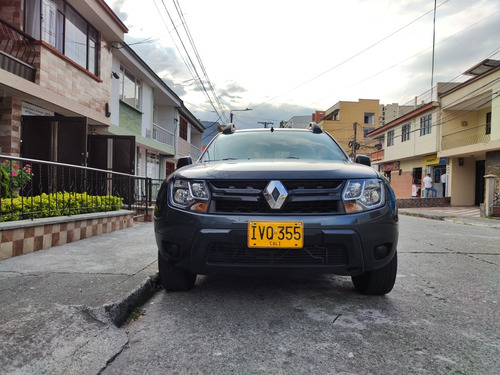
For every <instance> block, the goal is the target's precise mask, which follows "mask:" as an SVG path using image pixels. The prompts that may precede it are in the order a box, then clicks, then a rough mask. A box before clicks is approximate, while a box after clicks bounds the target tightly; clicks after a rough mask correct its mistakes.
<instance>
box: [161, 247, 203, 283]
mask: <svg viewBox="0 0 500 375" xmlns="http://www.w3.org/2000/svg"><path fill="white" fill-rule="evenodd" d="M158 272H159V274H160V282H161V284H162V285H163V287H164V288H165V290H167V291H170V292H179V291H187V290H190V289H192V288H193V286H194V283H195V282H196V274H194V273H191V272H189V271H188V270H185V269H183V268H179V267H176V266H174V265H173V264H172V263H171V262H170V261H168V260H165V259H164V258H163V257H162V256H161V254H160V252H158Z"/></svg>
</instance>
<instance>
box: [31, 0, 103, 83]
mask: <svg viewBox="0 0 500 375" xmlns="http://www.w3.org/2000/svg"><path fill="white" fill-rule="evenodd" d="M40 20H41V22H40ZM25 30H26V32H27V33H28V34H30V35H31V36H33V37H34V38H35V39H41V40H43V41H44V42H46V43H48V44H50V45H51V46H53V47H54V48H55V49H57V50H58V51H59V52H61V53H63V54H64V55H66V56H67V57H69V58H70V59H71V60H73V61H74V62H75V63H77V64H78V65H80V66H82V67H83V68H85V69H87V70H88V71H89V72H91V73H92V74H94V75H97V74H98V50H99V48H98V47H99V34H98V32H97V30H96V29H94V28H93V27H92V26H91V25H90V24H89V23H88V22H87V20H85V19H84V18H82V17H81V16H80V15H79V14H78V13H77V12H76V11H75V10H74V9H73V8H71V6H69V4H68V3H67V2H66V1H65V0H26V12H25Z"/></svg>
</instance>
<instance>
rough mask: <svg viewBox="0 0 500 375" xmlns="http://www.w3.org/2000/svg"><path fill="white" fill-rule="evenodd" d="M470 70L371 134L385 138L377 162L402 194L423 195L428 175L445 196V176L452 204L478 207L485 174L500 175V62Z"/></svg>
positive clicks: (482, 198)
mask: <svg viewBox="0 0 500 375" xmlns="http://www.w3.org/2000/svg"><path fill="white" fill-rule="evenodd" d="M465 74H466V75H469V76H471V77H472V78H470V79H469V80H467V81H465V82H463V83H451V84H450V83H441V84H438V85H437V94H438V101H437V102H432V103H427V104H422V105H420V106H419V107H418V108H416V109H415V110H413V111H412V112H410V113H408V114H407V115H404V116H402V117H400V118H398V119H396V120H394V121H391V122H390V123H388V124H386V125H384V126H383V127H381V128H379V129H376V130H374V131H372V132H371V133H370V134H369V136H371V137H373V138H374V139H380V140H383V150H380V151H377V152H373V153H372V154H371V158H372V163H373V164H374V165H376V166H378V168H379V169H380V170H381V171H382V172H383V173H385V175H386V176H387V177H389V178H390V179H391V183H392V186H393V187H394V190H395V193H396V196H397V197H398V198H408V197H412V196H413V197H416V196H420V195H421V194H420V189H421V188H422V187H421V185H420V184H421V178H422V176H424V175H425V174H426V173H430V174H431V176H432V178H433V181H434V186H435V188H436V189H437V193H438V194H437V196H438V197H439V196H442V195H443V189H442V188H443V186H442V185H441V175H443V174H444V176H445V178H444V181H445V187H446V191H445V192H444V193H445V196H450V197H451V198H450V202H451V204H452V205H459V206H460V205H479V204H480V203H483V202H484V191H485V179H484V176H485V175H487V174H494V175H497V176H500V61H494V60H485V61H483V62H481V63H480V64H478V65H476V66H475V67H473V68H471V69H469V70H468V71H467V72H465ZM422 190H423V189H422ZM422 195H423V194H422Z"/></svg>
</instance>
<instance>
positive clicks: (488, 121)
mask: <svg viewBox="0 0 500 375" xmlns="http://www.w3.org/2000/svg"><path fill="white" fill-rule="evenodd" d="M486 134H491V112H488V113H487V114H486Z"/></svg>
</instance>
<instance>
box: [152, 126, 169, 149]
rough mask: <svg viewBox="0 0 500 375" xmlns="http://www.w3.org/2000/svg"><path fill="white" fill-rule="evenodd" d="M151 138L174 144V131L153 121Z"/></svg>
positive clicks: (166, 143)
mask: <svg viewBox="0 0 500 375" xmlns="http://www.w3.org/2000/svg"><path fill="white" fill-rule="evenodd" d="M153 139H154V140H155V141H158V142H160V143H163V144H165V145H168V146H174V133H172V132H170V131H168V130H166V129H163V128H162V127H161V126H159V125H157V124H154V123H153Z"/></svg>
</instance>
